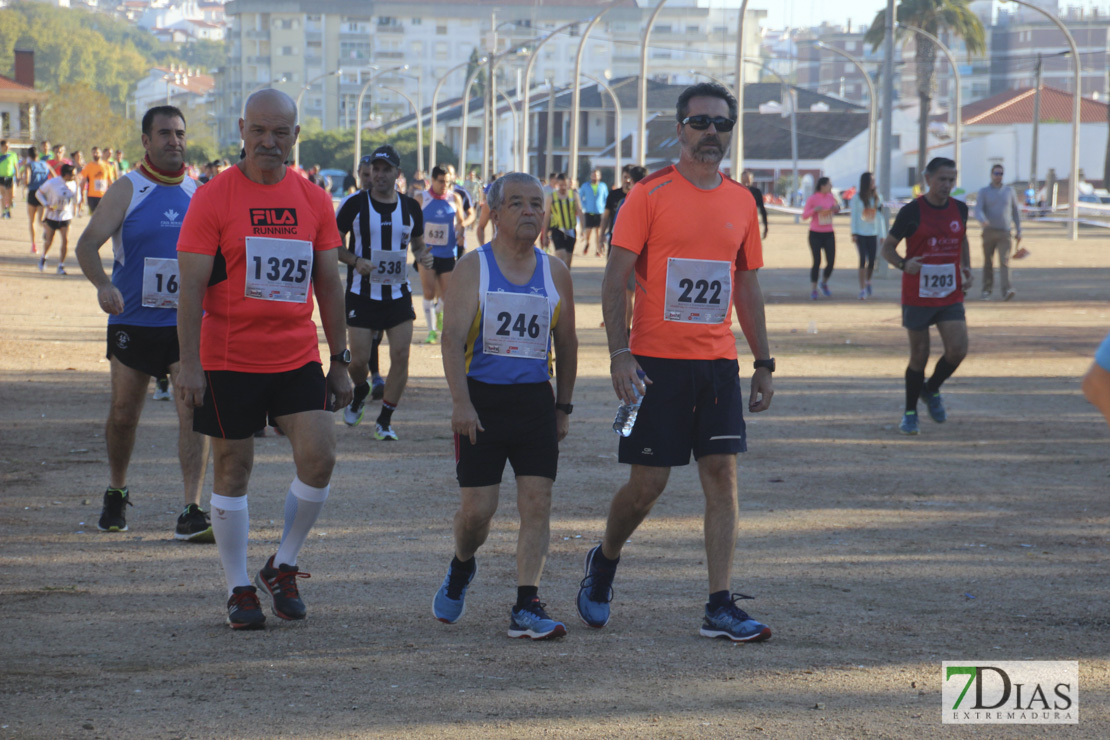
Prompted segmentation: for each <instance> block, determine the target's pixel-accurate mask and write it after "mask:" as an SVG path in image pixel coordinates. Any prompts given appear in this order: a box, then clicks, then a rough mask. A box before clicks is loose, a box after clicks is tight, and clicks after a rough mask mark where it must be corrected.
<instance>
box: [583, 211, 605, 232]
mask: <svg viewBox="0 0 1110 740" xmlns="http://www.w3.org/2000/svg"><path fill="white" fill-rule="evenodd" d="M582 215H583V216H585V222H586V228H587V229H597V228H601V214H600V213H584V214H582Z"/></svg>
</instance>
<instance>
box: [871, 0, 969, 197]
mask: <svg viewBox="0 0 1110 740" xmlns="http://www.w3.org/2000/svg"><path fill="white" fill-rule="evenodd" d="M968 1H969V0H901V2H900V3H898V7H897V8H896V9H895V11H894V15H895V18H896V19H897V21H898V22H899V23H904V24H906V25H907V26H914V27H915V28H920V29H921V30H923V31H927V32H928V33H931V34H933V35H934V36H937V37H938V38H939V37H940V35H941V33H942V32H943V31H948V32H949V33H951V34H952V35H954V36H958V37H959V38H961V39H963V41H964V45H965V46H966V47H967V51H968V53H969V54H979V53H981V52H983V51H985V50H986V48H987V40H986V31H984V29H983V24H982V23H980V22H979V17H978V16H976V15H975V13H973V12H972V11H971V9H970V8H969V7H968ZM906 34H912V35H914V36H916V38H915V39H914V49H915V51H914V61H915V62H916V65H915V67H914V68H915V69H916V77H917V99H918V101H919V102H920V104H921V106H920V114H919V117H918V121H917V175H918V177H921V174H922V173H923V172H924V171H925V157H926V154H927V153H928V137H927V134H928V131H929V108H930V106H931V105H932V103H933V89H934V87H935V85H936V64H937V47H936V45H935V44H933V42H932V41H929V40H928V39H927V38H925V37H923V36H921V34H914V33H913V32H912V31H903V30H901V29H898V30H896V32H895V35H896V36H897V37H898V38H904V37H905V35H906ZM885 36H886V10H880V11H879V12H878V13H877V14H876V15H875V20H874V21H872V22H871V28H869V29H868V30H867V33H866V34H865V35H864V37H863V40H864V42H865V43H869V44H871V48H872V50H873V51H874V50H876V49H878V48H879V46H880V45H881V44H882V43H883V39H884V37H885ZM960 114H961V112H960V111H956V115H960Z"/></svg>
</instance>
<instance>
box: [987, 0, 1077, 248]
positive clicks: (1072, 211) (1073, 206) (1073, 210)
mask: <svg viewBox="0 0 1110 740" xmlns="http://www.w3.org/2000/svg"><path fill="white" fill-rule="evenodd" d="M1005 1H1006V2H1011V3H1014V4H1016V5H1022V6H1024V7H1026V8H1029V9H1031V10H1035V11H1037V12H1038V13H1040V14H1041V15H1043V16H1044V17H1045V18H1048V19H1049V20H1050V21H1052V22H1053V23H1054V24H1056V27H1057V28H1059V29H1060V31H1061V32H1062V33H1063V34H1064V38H1065V39H1067V42H1068V47H1069V48H1070V49H1071V58H1072V62H1073V63H1074V64H1075V94H1074V96H1073V100H1072V109H1071V197H1070V198H1068V200H1069V201H1071V202H1070V203H1069V204H1068V218H1069V219H1070V224H1071V229H1070V237H1071V240H1072V241H1075V240H1076V239H1078V238H1079V116H1080V114H1081V112H1082V111H1081V110H1080V102H1081V99H1080V97H1079V96H1080V95H1082V94H1083V67H1082V62H1081V61H1080V59H1079V48H1078V47H1077V46H1076V45H1075V39H1074V38H1073V37H1072V35H1071V32H1069V31H1068V29H1067V26H1065V25H1064V24H1063V23H1062V22H1061V21H1060V19H1059V18H1057V17H1056V16H1055V15H1053V14H1052V13H1049V12H1048V11H1047V10H1045V9H1044V8H1041V7H1038V6H1036V5H1033V4H1032V3H1030V2H1026V0H1005Z"/></svg>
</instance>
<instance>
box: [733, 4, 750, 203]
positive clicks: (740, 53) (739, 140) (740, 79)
mask: <svg viewBox="0 0 1110 740" xmlns="http://www.w3.org/2000/svg"><path fill="white" fill-rule="evenodd" d="M747 14H748V0H743V1H742V2H741V3H740V18H739V20H737V21H736V103H737V107H738V108H739V113H738V115H737V116H736V117H737V119H738V120H737V121H736V133H735V134H733V135H732V179H733V180H736V182H740V171H741V168H742V167H743V166H744V57H745V56H747V55H746V54H745V53H744V46H745V43H744V16H745V15H747Z"/></svg>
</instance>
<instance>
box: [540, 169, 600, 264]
mask: <svg viewBox="0 0 1110 740" xmlns="http://www.w3.org/2000/svg"><path fill="white" fill-rule="evenodd" d="M582 219H583V213H582V202H581V201H580V200H579V198H578V193H576V192H574V190H572V189H571V187H570V181H569V180H568V179H567V175H566V173H565V172H560V173H559V174H558V175H556V176H555V189H554V190H552V191H551V194H550V195H548V196H547V201H546V203H545V205H544V217H543V231H541V232H540V244H542V245H543V247H544V248H545V249H546V248H547V245H548V243H549V242H550V243H551V244H552V246H554V247H555V256H556V257H558V258H559V259H561V260H562V261H563V262H564V263H565V264H566V266H567V267H570V263H571V261H572V260H573V259H574V244H575V240H576V238H577V235H578V231H577V229H578V223H579V221H580V220H582ZM599 223H600V222H599Z"/></svg>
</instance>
